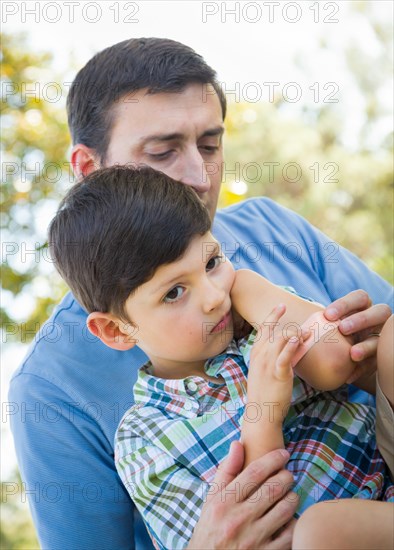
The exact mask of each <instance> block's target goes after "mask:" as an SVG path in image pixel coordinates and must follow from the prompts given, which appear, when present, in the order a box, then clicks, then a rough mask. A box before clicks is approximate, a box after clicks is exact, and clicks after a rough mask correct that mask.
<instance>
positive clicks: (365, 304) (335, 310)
mask: <svg viewBox="0 0 394 550" xmlns="http://www.w3.org/2000/svg"><path fill="white" fill-rule="evenodd" d="M371 305H372V301H371V298H370V297H369V295H368V293H367V292H365V290H353V291H352V292H349V294H346V296H343V297H342V298H339V299H338V300H335V302H332V304H330V305H329V306H327V307H326V309H325V310H324V316H325V317H326V318H327V319H328V320H329V321H337V320H338V319H342V318H343V317H346V316H347V315H349V314H350V313H353V312H355V311H362V310H364V309H367V308H369V307H371Z"/></svg>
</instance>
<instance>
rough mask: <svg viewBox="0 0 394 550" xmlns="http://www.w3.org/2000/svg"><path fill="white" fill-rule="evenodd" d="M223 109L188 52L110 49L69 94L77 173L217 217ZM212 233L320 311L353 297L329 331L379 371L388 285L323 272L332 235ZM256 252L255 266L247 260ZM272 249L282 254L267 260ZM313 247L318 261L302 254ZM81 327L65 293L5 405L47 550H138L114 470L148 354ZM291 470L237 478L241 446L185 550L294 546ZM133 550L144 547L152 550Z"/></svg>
mask: <svg viewBox="0 0 394 550" xmlns="http://www.w3.org/2000/svg"><path fill="white" fill-rule="evenodd" d="M225 110H226V102H225V98H224V96H223V94H222V91H221V89H220V86H219V85H218V83H217V81H216V77H215V73H214V71H213V70H212V69H211V68H210V67H208V66H207V65H206V64H205V62H204V61H203V59H202V58H201V57H200V56H198V55H197V54H196V53H195V52H193V50H191V49H190V48H188V47H186V46H184V45H182V44H179V43H176V42H173V41H170V40H166V39H152V38H151V39H144V38H142V39H133V40H128V41H125V42H122V43H120V44H116V45H115V46H112V47H111V48H107V49H106V50H104V51H102V52H101V53H99V54H97V55H96V56H95V57H93V58H92V59H91V60H90V61H89V63H88V64H87V65H86V66H85V67H84V68H83V69H82V70H81V71H80V72H79V73H78V75H77V77H76V79H75V81H74V83H73V86H72V88H71V90H70V94H69V98H68V115H69V125H70V130H71V134H72V138H73V143H74V147H73V150H72V156H71V159H72V163H73V167H74V170H75V173H76V174H77V176H78V177H81V176H83V175H86V174H88V173H90V172H91V171H93V170H95V169H96V168H97V167H99V166H110V165H113V164H117V163H118V164H128V163H134V164H148V165H151V166H152V167H154V168H156V169H159V170H161V171H163V172H166V173H167V174H168V175H170V176H171V177H173V178H174V179H177V180H179V181H180V182H182V183H183V184H185V185H190V186H192V187H193V188H194V189H195V191H196V192H197V194H198V195H199V197H200V198H201V200H202V201H203V202H204V203H205V204H206V205H207V207H208V209H209V211H210V214H211V215H212V216H213V215H214V214H215V210H216V205H217V199H218V194H219V188H220V182H221V174H220V167H221V166H222V162H223V149H222V135H223V120H224V116H225ZM212 167H214V168H215V167H216V168H217V169H216V170H215V169H212ZM214 234H215V236H216V238H217V239H218V240H219V241H220V242H221V243H222V247H223V251H224V252H225V253H226V254H227V256H228V257H229V258H230V260H231V261H232V262H233V264H234V265H235V267H237V268H239V267H249V268H251V269H254V270H255V271H258V272H260V273H261V274H262V275H265V276H266V277H267V278H269V279H271V280H272V281H273V282H274V283H277V284H289V283H290V284H292V285H293V286H294V287H295V288H296V290H297V291H298V292H299V293H301V294H303V295H306V296H310V297H312V298H313V299H315V300H317V301H319V302H322V303H325V304H329V303H330V302H332V301H333V300H336V299H337V298H339V297H340V296H343V295H345V294H348V295H347V296H346V297H345V298H343V299H342V300H338V301H336V302H335V304H334V309H335V310H336V311H335V310H334V311H331V319H334V318H339V317H343V316H345V315H349V314H351V315H350V316H349V317H348V319H347V322H348V323H350V326H348V327H346V326H345V324H342V327H341V330H342V331H343V332H345V333H357V334H358V335H359V336H361V337H364V340H363V342H360V343H358V344H356V345H355V346H353V348H352V357H353V359H354V360H357V361H360V363H361V361H362V360H363V359H366V360H367V361H364V362H363V366H360V375H361V374H363V373H364V369H365V368H366V367H368V363H369V369H368V372H366V374H365V376H364V378H365V377H367V375H369V374H370V373H371V372H372V371H373V363H374V356H375V355H376V340H377V338H376V337H374V336H372V337H368V336H371V334H374V333H376V332H377V331H379V330H380V327H381V325H382V323H384V321H385V320H386V319H387V318H388V316H389V313H390V311H389V308H388V307H387V306H385V305H380V306H373V307H369V306H370V305H371V301H370V300H372V302H385V303H390V301H391V299H392V291H391V288H390V287H389V285H388V284H387V283H385V282H384V281H383V280H382V279H381V278H379V277H378V276H377V275H375V274H374V273H372V272H370V271H369V270H368V269H367V268H366V267H365V266H364V265H363V264H362V263H361V262H360V261H359V260H358V259H357V258H355V257H354V256H353V255H351V254H350V253H349V252H348V251H346V250H344V249H342V248H340V247H338V249H337V253H336V260H337V261H336V262H335V263H329V262H325V261H324V254H323V251H324V246H325V244H326V243H327V242H329V241H328V239H327V237H325V236H324V235H322V234H321V233H320V232H319V231H317V230H316V229H315V228H313V227H312V226H310V225H309V224H308V223H307V222H306V221H305V220H303V219H302V218H300V217H299V216H297V215H296V214H294V213H292V212H291V211H288V210H286V209H284V208H282V207H280V206H279V205H277V204H275V203H274V202H273V201H270V200H267V199H263V198H259V199H254V200H250V201H245V202H244V203H241V204H240V205H235V206H234V207H232V208H230V209H227V210H226V211H223V212H219V213H218V214H217V215H216V217H215V223H214ZM289 242H293V243H294V242H297V243H298V246H299V247H301V249H302V250H303V252H304V253H303V254H302V256H301V257H300V258H299V259H298V260H297V261H296V262H293V263H291V262H289V261H286V256H285V255H283V254H282V253H281V252H282V251H283V247H284V246H285V245H286V244H288V243H289ZM251 243H252V244H253V245H254V246H255V247H257V248H258V249H259V252H260V253H261V259H260V260H259V261H258V262H255V261H254V260H255V256H254V255H251V254H248V250H249V248H248V247H249V245H250V244H251ZM267 243H268V244H271V245H273V244H274V245H275V247H276V250H279V251H280V252H279V253H278V254H276V255H274V257H273V258H272V255H271V253H272V247H269V246H267ZM70 246H72V243H70ZM311 246H314V247H315V250H317V259H315V258H311V257H310V254H308V251H309V249H310V247H311ZM274 250H275V249H274ZM357 288H363V289H365V290H366V291H367V292H368V294H369V296H370V297H371V299H370V298H369V297H368V295H367V294H366V292H361V291H360V292H352V293H350V292H351V291H353V290H355V289H357ZM349 293H350V294H349ZM331 309H332V308H331ZM357 312H360V313H357ZM327 315H329V313H327ZM85 321H86V312H84V311H83V310H82V308H81V306H80V305H79V304H78V303H77V302H76V301H75V299H74V298H73V296H72V295H71V294H68V295H67V296H66V297H65V298H64V299H63V301H62V302H61V304H59V306H58V308H57V309H56V310H55V312H54V314H53V316H52V317H51V319H50V320H49V321H48V322H47V324H46V325H44V327H43V328H42V330H41V331H40V334H39V335H38V337H37V338H36V340H35V342H34V343H33V345H32V347H31V349H30V352H29V354H28V356H27V357H26V359H25V361H24V362H23V364H22V365H21V367H20V369H19V370H18V371H17V373H16V374H15V376H14V378H13V380H12V383H11V390H10V401H12V402H17V403H20V404H22V403H23V404H24V407H22V406H21V409H20V410H24V411H25V413H24V414H23V415H22V414H21V415H15V416H14V417H13V418H12V428H13V432H14V437H15V443H16V448H17V454H18V460H19V465H20V469H21V473H22V478H23V479H24V481H25V482H26V484H27V489H28V491H29V492H30V505H31V509H32V514H33V520H34V523H35V525H36V527H37V530H38V534H39V538H40V542H41V545H42V547H43V548H45V549H47V548H62V549H63V548H75V549H77V548H81V549H82V548H83V549H87V548H95V549H97V548H108V549H109V548H111V549H113V548H117V549H120V548H122V549H130V548H133V545H134V541H133V515H134V508H133V505H132V502H131V501H130V499H129V497H128V495H127V492H126V491H125V489H124V488H123V486H122V484H121V483H120V480H119V478H118V476H117V474H116V471H115V467H114V464H113V436H114V433H115V429H116V427H117V424H118V422H119V421H120V419H121V417H122V416H123V414H124V413H125V412H126V410H127V409H128V408H129V407H130V405H131V404H132V403H131V400H132V387H133V383H134V381H135V379H136V371H137V368H138V366H139V365H141V364H142V363H143V362H144V361H145V356H144V354H143V353H142V352H141V350H139V349H138V348H134V350H132V351H131V352H116V351H113V350H111V349H109V348H106V347H105V346H104V345H103V344H102V343H100V341H99V340H98V339H94V338H92V337H91V336H90V335H89V333H88V332H87V330H86V327H85ZM371 365H372V366H371ZM361 378H362V377H361ZM285 462H286V456H282V455H281V454H280V452H279V451H277V452H274V453H271V454H270V455H267V456H265V457H263V458H262V459H261V460H259V461H256V463H254V464H252V465H251V467H249V468H248V469H246V470H245V471H244V472H242V473H241V474H239V472H240V471H241V470H242V465H243V449H242V446H241V445H240V444H239V443H238V444H235V445H233V448H232V452H231V453H230V456H229V458H228V459H227V461H226V463H225V464H224V465H223V466H222V468H221V469H220V470H219V473H218V475H217V477H216V479H215V484H214V486H213V487H212V491H211V494H210V495H209V499H208V501H207V503H206V504H205V507H204V509H203V511H202V514H201V518H200V521H199V523H198V524H197V527H196V529H195V531H194V535H193V538H192V540H191V542H190V545H189V548H204V549H205V548H217V547H220V548H234V547H238V544H241V545H243V546H246V544H249V545H251V546H252V547H254V548H290V547H291V535H292V529H293V523H292V522H291V521H290V519H291V517H292V515H293V512H294V509H295V507H296V501H295V499H294V495H292V494H287V495H286V494H285V493H284V491H283V490H281V489H280V488H281V487H285V486H286V487H288V484H289V481H290V479H291V476H290V474H289V473H288V472H286V471H285V470H284V469H283V468H284V466H285ZM278 471H279V473H277V472H278ZM267 481H268V482H269V484H266V485H265V487H266V488H267V487H269V486H271V487H276V490H275V491H274V495H271V498H270V499H259V500H258V502H257V504H256V503H255V502H254V503H253V505H252V506H251V505H250V502H248V501H247V498H246V496H245V495H243V496H241V498H240V497H237V496H235V492H236V488H237V487H242V486H244V484H250V483H254V484H257V485H261V484H264V483H265V482H267ZM130 483H132V480H130ZM249 486H250V485H249ZM278 487H279V489H278ZM241 495H242V493H241ZM273 504H274V505H273ZM278 533H279V534H278ZM137 543H138V541H137ZM139 544H141V547H142V548H147V544H148V543H147V542H146V539H144V540H142V541H140V542H139Z"/></svg>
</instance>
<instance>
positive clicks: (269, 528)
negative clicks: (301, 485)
mask: <svg viewBox="0 0 394 550" xmlns="http://www.w3.org/2000/svg"><path fill="white" fill-rule="evenodd" d="M298 502H299V498H298V495H297V494H296V493H293V492H289V493H287V495H286V496H285V497H284V498H283V499H282V500H280V501H279V502H277V503H276V504H275V506H273V507H272V508H271V510H270V511H269V512H267V513H266V514H265V515H264V516H263V517H262V518H261V519H260V520H259V522H258V525H259V527H260V529H261V531H262V532H263V533H265V535H266V536H267V535H268V536H269V537H272V539H273V540H271V541H270V543H269V544H267V546H264V548H267V550H268V549H270V550H271V549H272V550H274V549H277V548H280V549H281V550H283V549H284V548H291V544H290V546H287V545H286V544H284V545H283V546H281V545H280V542H282V543H283V542H284V541H285V540H288V537H289V535H292V534H293V531H294V527H295V522H293V521H292V517H293V515H294V512H295V511H296V509H297V506H298ZM282 529H283V531H282ZM279 530H281V532H280V534H278V535H277V536H275V535H276V533H277V532H278V531H279ZM267 538H268V537H267Z"/></svg>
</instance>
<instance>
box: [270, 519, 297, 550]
mask: <svg viewBox="0 0 394 550" xmlns="http://www.w3.org/2000/svg"><path fill="white" fill-rule="evenodd" d="M296 524H297V520H296V519H292V520H290V521H289V523H288V524H287V525H285V527H283V529H281V531H280V533H279V534H278V535H277V536H276V535H275V537H274V539H273V540H272V541H271V542H270V543H269V544H268V545H267V546H266V550H287V549H288V550H290V549H291V547H292V542H293V534H294V528H295V526H296Z"/></svg>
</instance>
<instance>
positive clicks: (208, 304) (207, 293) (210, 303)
mask: <svg viewBox="0 0 394 550" xmlns="http://www.w3.org/2000/svg"><path fill="white" fill-rule="evenodd" d="M203 292H204V298H203V310H204V313H210V312H211V311H213V310H215V309H217V308H218V307H220V306H221V305H222V304H223V302H224V300H225V298H226V292H225V291H224V290H223V289H222V288H219V287H217V286H216V285H215V284H213V283H209V284H207V285H206V286H205V288H204V289H203Z"/></svg>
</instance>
